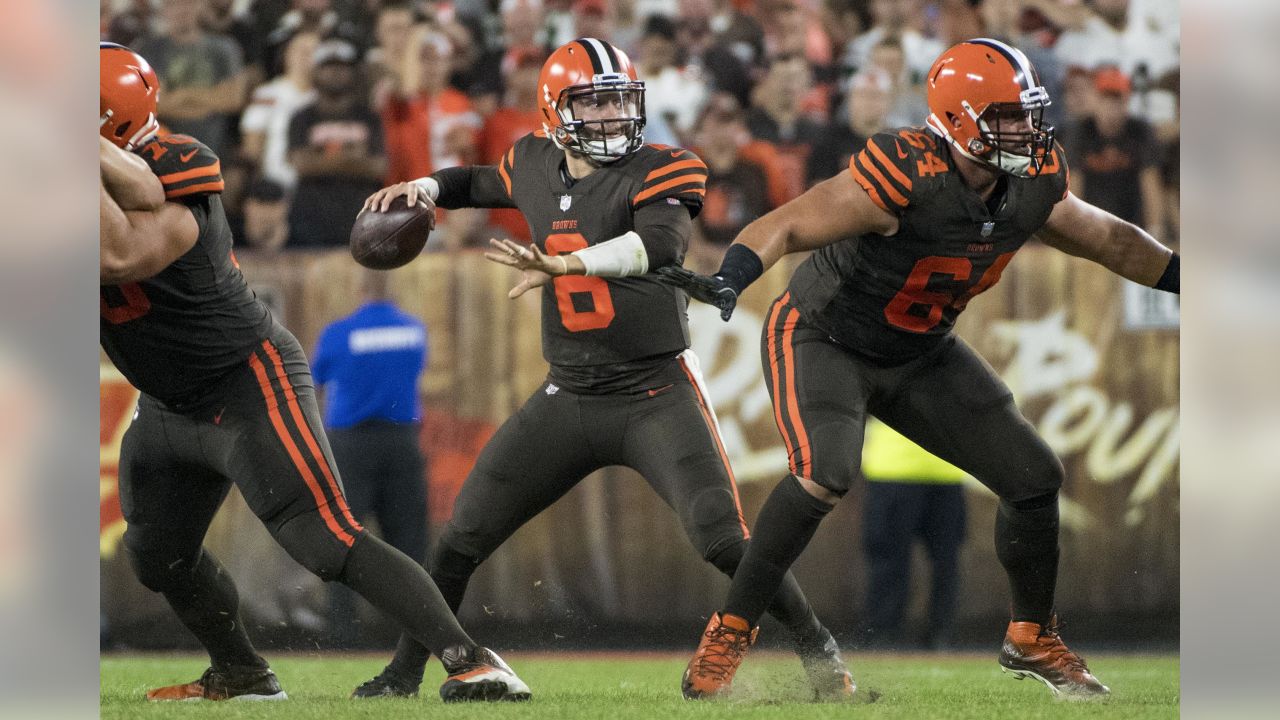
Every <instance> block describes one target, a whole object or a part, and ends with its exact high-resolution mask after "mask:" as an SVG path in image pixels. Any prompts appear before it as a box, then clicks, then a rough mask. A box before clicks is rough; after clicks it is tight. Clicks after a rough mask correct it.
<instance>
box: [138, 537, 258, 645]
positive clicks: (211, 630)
mask: <svg viewBox="0 0 1280 720" xmlns="http://www.w3.org/2000/svg"><path fill="white" fill-rule="evenodd" d="M181 585H182V587H179V588H174V589H170V590H166V591H164V593H163V594H164V598H165V600H168V601H169V606H170V607H172V608H173V611H174V612H175V613H177V615H178V619H179V620H181V621H182V624H183V625H185V626H186V627H187V629H188V630H190V631H191V634H192V635H195V636H196V639H197V640H199V641H200V644H201V645H203V646H204V647H205V648H206V649H207V650H208V651H209V660H210V662H211V664H212V665H213V667H215V668H217V669H219V670H226V669H229V668H232V667H243V668H265V667H267V661H266V660H263V659H262V656H261V655H259V654H258V653H257V651H255V650H254V649H253V643H252V642H250V641H249V635H248V633H246V632H245V628H244V621H243V620H242V619H241V618H240V594H239V593H237V592H236V585H235V583H234V582H233V581H232V580H231V576H230V575H228V574H227V571H226V570H225V569H223V567H222V565H220V564H218V561H217V559H216V558H214V557H213V555H211V554H210V553H209V552H207V551H205V550H203V549H202V550H201V552H200V558H199V559H198V560H196V563H195V565H194V566H192V568H191V573H190V575H189V576H188V581H187V582H183V583H181Z"/></svg>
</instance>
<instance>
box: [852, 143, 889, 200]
mask: <svg viewBox="0 0 1280 720" xmlns="http://www.w3.org/2000/svg"><path fill="white" fill-rule="evenodd" d="M854 157H855V158H856V157H857V156H856V155H855V156H854ZM849 173H850V174H852V175H853V179H854V181H855V182H857V183H858V184H859V185H861V186H862V189H863V190H866V191H867V196H868V197H870V198H871V202H873V203H875V204H876V205H879V206H880V209H881V210H884V211H885V212H890V213H891V212H894V209H893V208H891V207H889V206H888V205H886V204H885V202H884V200H883V199H881V197H880V193H879V192H878V191H877V190H876V186H875V185H872V184H871V181H870V180H868V179H867V178H866V177H865V176H864V175H863V174H862V173H861V172H859V171H858V168H856V167H854V164H853V160H850V161H849Z"/></svg>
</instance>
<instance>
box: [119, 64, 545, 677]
mask: <svg viewBox="0 0 1280 720" xmlns="http://www.w3.org/2000/svg"><path fill="white" fill-rule="evenodd" d="M99 63H100V67H101V89H100V98H99V102H100V106H101V113H102V115H101V118H100V121H99V130H100V134H101V138H100V140H99V148H100V149H99V157H100V165H101V180H102V181H101V193H100V196H101V235H100V250H101V263H100V281H101V286H102V288H101V302H100V305H101V318H102V320H101V341H102V347H103V349H105V350H106V352H107V355H108V356H109V357H110V358H111V361H112V362H113V363H115V365H116V367H117V368H119V369H120V372H122V373H123V374H124V376H125V377H126V378H128V380H129V382H130V383H132V384H133V386H134V387H136V388H138V390H140V391H141V393H142V394H141V397H140V399H139V400H138V408H137V411H136V412H135V414H134V418H133V423H132V424H131V425H130V426H129V429H128V431H127V432H126V433H125V436H124V440H123V442H122V444H121V448H120V504H121V507H122V509H123V511H124V518H125V520H126V522H127V523H128V529H127V530H126V531H125V536H124V544H125V548H126V550H127V552H128V555H129V558H130V559H131V560H132V562H133V566H134V570H135V572H136V573H137V576H138V580H139V581H141V582H142V584H143V585H145V586H146V587H148V588H150V589H151V590H154V591H156V592H159V593H161V594H163V595H164V598H165V600H167V601H168V603H169V605H170V606H171V607H172V608H173V610H174V612H175V613H176V614H177V615H178V618H179V619H180V620H181V621H182V624H183V625H185V626H186V627H187V629H188V630H190V631H191V633H192V634H193V635H195V636H196V639H198V640H199V641H200V643H201V644H202V645H204V647H205V648H206V649H207V650H208V651H209V658H210V667H209V669H208V670H206V671H205V673H204V674H203V675H202V676H201V677H200V679H198V680H196V681H194V682H191V683H186V684H183V685H175V686H171V687H164V688H159V689H155V690H151V691H149V692H148V693H147V698H148V699H150V700H198V699H207V700H226V699H233V698H234V699H246V700H283V699H285V698H286V695H285V693H284V691H283V690H282V689H281V688H280V683H279V682H278V681H277V680H276V677H275V675H274V674H273V673H272V671H271V669H270V668H269V667H268V666H267V662H266V661H265V660H263V659H262V656H260V655H258V653H257V652H256V651H255V650H254V647H253V645H252V644H251V643H250V642H249V636H248V634H246V632H245V626H244V621H243V620H242V619H241V618H240V609H239V599H238V596H237V594H236V587H235V584H234V583H233V582H232V580H231V577H230V576H229V575H228V574H227V573H226V571H225V570H223V568H222V566H221V565H220V564H219V563H218V561H217V560H216V559H214V557H213V555H212V554H210V553H209V552H208V551H207V550H205V549H204V548H203V547H202V543H203V540H204V535H205V531H206V530H207V529H208V527H209V522H210V521H211V520H212V519H213V515H214V513H215V512H216V511H217V509H218V506H220V505H221V504H222V500H223V498H224V497H226V495H227V491H228V490H229V489H230V487H231V484H232V483H235V484H236V486H237V487H239V488H240V491H241V493H242V494H243V496H244V499H245V502H246V503H248V505H249V507H250V508H252V510H253V511H254V513H255V514H256V515H257V516H258V518H259V519H261V520H262V522H263V524H264V525H266V527H267V529H268V530H270V531H271V534H272V536H273V537H275V539H276V541H277V542H279V543H280V544H281V545H282V546H283V547H284V548H285V550H287V551H288V552H289V554H290V555H291V556H292V557H293V558H294V559H295V560H297V561H298V562H299V563H300V564H302V565H303V566H304V567H306V568H307V569H308V570H311V571H312V572H314V573H316V574H317V575H319V576H320V577H321V578H324V579H325V580H330V581H332V580H336V581H338V582H341V583H343V584H344V585H347V586H348V587H350V588H351V589H352V590H354V591H356V592H357V593H359V594H360V595H362V596H364V598H365V599H367V600H368V601H369V602H370V603H372V604H373V605H374V606H375V607H377V608H379V609H380V610H382V611H383V612H385V613H387V614H388V615H389V616H391V617H392V618H395V619H396V620H397V621H398V622H399V623H400V624H401V625H402V626H403V627H404V628H405V629H406V632H408V633H410V634H411V635H412V636H413V637H415V638H418V639H419V640H420V641H421V642H423V643H424V644H426V645H427V646H428V647H431V648H432V649H433V651H434V652H436V653H437V655H438V657H440V658H441V661H442V662H443V663H444V666H445V668H446V670H447V671H448V678H447V679H446V680H445V683H444V685H443V686H442V687H441V688H440V694H441V696H442V697H443V698H444V699H446V700H464V699H474V698H483V699H486V700H496V699H524V698H527V697H529V688H528V687H527V686H525V684H524V683H523V682H521V680H520V679H519V678H518V677H516V675H515V674H514V673H513V672H511V669H510V668H508V667H507V666H506V665H505V664H504V663H503V662H502V660H501V659H500V658H499V657H498V656H497V655H495V654H494V653H493V652H492V651H490V650H487V649H485V648H483V647H479V646H478V645H476V643H475V642H474V641H472V640H471V638H470V637H468V636H467V634H466V633H465V632H464V631H463V630H462V628H461V627H460V626H459V625H458V621H457V619H455V618H454V616H453V613H452V612H450V610H449V608H448V606H447V605H446V604H445V602H444V599H443V598H442V597H441V595H440V591H439V590H438V589H437V588H436V586H435V585H434V584H433V583H432V582H431V578H430V577H428V576H427V574H426V572H424V571H423V569H422V566H420V565H419V564H418V563H416V562H414V561H413V560H410V559H409V558H408V557H406V556H405V555H403V554H401V553H400V552H399V551H397V550H394V549H392V548H391V547H390V546H389V545H386V544H385V543H383V542H382V541H381V540H379V539H378V538H376V537H374V536H373V535H370V534H369V533H367V532H365V530H364V528H362V527H361V526H360V524H359V523H358V522H356V520H355V519H354V518H353V517H352V516H351V513H350V511H349V510H348V509H347V503H346V501H345V500H344V499H343V494H342V486H341V484H340V481H339V478H338V471H337V469H336V468H335V467H334V463H333V456H332V453H331V452H330V450H329V443H328V441H327V440H326V439H325V435H324V431H323V429H322V427H321V424H320V415H319V412H318V410H317V406H316V399H315V390H314V388H313V387H312V383H311V373H310V369H309V368H308V367H307V361H306V358H305V357H304V355H303V352H302V348H301V347H300V346H299V345H298V341H297V340H295V339H294V337H293V335H291V334H290V333H289V331H288V330H286V329H285V328H284V327H282V326H281V325H280V324H279V323H277V322H276V321H275V320H274V319H273V318H272V316H271V313H270V312H269V311H268V310H267V308H266V306H265V305H263V304H262V303H261V302H259V301H258V299H257V298H256V297H255V296H254V294H253V292H252V291H250V290H249V286H248V285H247V284H246V283H245V279H244V276H243V275H241V274H240V268H239V266H238V265H237V263H236V259H235V255H234V254H233V253H232V250H231V231H230V229H229V228H228V226H227V218H226V215H225V214H224V212H223V208H222V200H221V192H222V187H223V183H222V175H221V170H220V166H219V162H218V158H217V157H216V156H215V155H214V154H213V153H212V152H211V151H210V150H209V148H207V147H205V146H204V145H202V144H201V143H200V142H199V141H198V140H195V139H194V138H191V137H187V136H185V135H167V134H164V133H161V132H160V131H159V125H158V123H157V122H156V115H155V112H156V98H157V95H158V93H159V92H160V88H159V83H158V82H157V80H156V74H155V72H154V71H153V70H152V68H151V66H150V65H148V64H147V61H146V60H144V59H143V58H142V57H141V56H139V55H137V54H136V53H134V52H132V51H130V50H129V49H128V48H125V47H122V46H120V45H115V44H112V43H102V44H101V46H100V50H99Z"/></svg>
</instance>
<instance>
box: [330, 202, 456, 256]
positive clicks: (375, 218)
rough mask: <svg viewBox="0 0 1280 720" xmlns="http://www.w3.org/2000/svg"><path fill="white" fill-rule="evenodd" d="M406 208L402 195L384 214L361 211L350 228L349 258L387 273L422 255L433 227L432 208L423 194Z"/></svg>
mask: <svg viewBox="0 0 1280 720" xmlns="http://www.w3.org/2000/svg"><path fill="white" fill-rule="evenodd" d="M418 198H419V200H418V204H417V205H414V206H413V207H409V206H408V205H407V203H406V200H405V198H404V196H400V197H398V198H396V199H394V200H392V201H391V207H389V208H387V211H386V212H374V211H372V210H365V211H362V212H361V213H360V214H359V215H357V216H356V222H355V225H353V226H352V227H351V257H353V258H355V261H356V262H358V263H360V264H361V265H363V266H365V267H367V268H373V269H374V270H391V269H392V268H398V267H400V266H402V265H407V264H409V262H410V261H412V260H413V259H414V258H416V257H418V255H419V254H420V253H421V252H422V248H423V247H424V246H425V245H426V244H427V238H428V237H429V236H430V235H431V230H432V229H433V228H435V225H436V208H435V205H434V204H432V202H431V200H429V199H428V198H426V197H425V196H424V195H419V196H418Z"/></svg>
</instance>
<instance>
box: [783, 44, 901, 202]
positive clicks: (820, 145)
mask: <svg viewBox="0 0 1280 720" xmlns="http://www.w3.org/2000/svg"><path fill="white" fill-rule="evenodd" d="M850 85H851V87H850V90H849V97H848V99H847V100H846V101H845V107H844V110H845V112H844V115H843V117H842V118H840V119H839V120H836V121H833V122H832V123H831V125H829V126H828V127H827V128H826V129H825V130H824V131H823V133H822V135H821V137H820V138H819V139H818V141H817V142H816V143H814V146H813V152H812V153H810V154H809V161H808V163H807V164H806V166H805V184H806V186H808V187H812V186H813V185H815V184H817V183H819V182H821V181H823V180H826V179H827V178H829V177H831V176H833V175H835V174H836V173H839V172H842V171H844V169H845V168H847V167H849V158H850V156H852V155H853V154H854V153H855V152H857V151H858V150H860V149H862V148H863V147H865V146H866V144H867V139H868V138H870V137H871V136H872V135H875V134H876V133H878V132H880V131H881V130H883V129H885V128H886V127H888V125H887V121H886V119H887V118H888V115H889V109H890V104H891V103H892V102H893V82H892V81H891V80H890V79H889V75H888V74H887V73H885V72H883V71H881V70H877V69H875V68H871V69H869V70H866V71H865V72H861V73H858V74H857V75H856V76H854V78H853V80H852V82H851V83H850Z"/></svg>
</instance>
